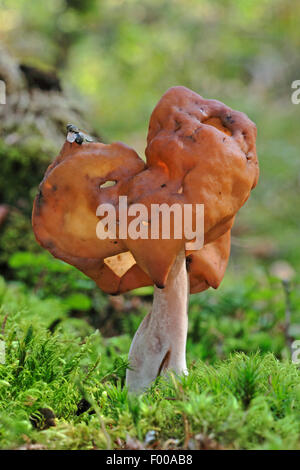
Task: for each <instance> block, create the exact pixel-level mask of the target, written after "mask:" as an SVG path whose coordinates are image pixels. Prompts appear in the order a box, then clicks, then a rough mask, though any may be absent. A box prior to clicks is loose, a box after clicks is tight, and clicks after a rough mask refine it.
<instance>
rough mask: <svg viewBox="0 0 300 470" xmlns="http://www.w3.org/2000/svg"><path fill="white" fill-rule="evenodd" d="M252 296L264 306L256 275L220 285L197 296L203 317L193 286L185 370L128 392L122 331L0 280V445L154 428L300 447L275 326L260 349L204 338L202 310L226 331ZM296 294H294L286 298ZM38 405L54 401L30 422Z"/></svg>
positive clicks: (80, 440)
mask: <svg viewBox="0 0 300 470" xmlns="http://www.w3.org/2000/svg"><path fill="white" fill-rule="evenodd" d="M249 282H250V281H249ZM252 283H253V280H252ZM252 286H253V284H252ZM273 288H274V286H273ZM276 289H277V288H276ZM276 289H275V294H276V293H277V294H278V295H279V292H277V291H276ZM278 289H279V287H278ZM253 296H254V297H261V300H262V299H264V300H265V301H266V304H265V306H264V308H269V305H268V290H267V289H266V287H265V286H264V287H263V286H262V285H257V286H256V290H255V291H254V290H253V289H252V288H251V284H249V285H248V287H247V288H245V290H244V292H243V293H241V292H240V291H238V292H236V294H233V293H231V294H230V291H229V290H228V288H227V289H225V292H223V293H221V294H219V297H214V298H212V299H211V300H210V301H209V297H205V296H203V298H202V303H201V310H202V313H203V314H204V315H203V318H204V320H203V321H204V323H206V326H204V325H203V324H201V322H200V323H197V322H196V321H195V318H194V315H195V308H196V305H198V308H199V307H200V305H199V299H198V298H197V296H195V300H194V303H192V304H191V310H192V311H191V329H192V331H191V333H190V340H189V341H190V343H189V346H188V363H189V368H190V374H189V376H187V377H181V378H176V377H174V376H173V375H171V376H170V377H169V379H166V378H159V379H158V380H157V381H156V383H154V384H153V385H152V387H151V388H150V389H149V391H148V392H147V393H145V394H143V395H141V396H139V397H135V396H128V393H127V390H126V388H125V387H124V377H125V369H126V365H127V362H126V357H127V352H128V349H129V345H130V340H131V338H130V336H129V335H127V334H126V335H123V336H120V337H114V338H110V339H105V338H102V337H101V335H100V334H99V332H98V331H97V330H94V329H93V328H92V327H88V325H87V324H86V323H85V322H84V321H83V320H78V319H70V318H68V308H70V306H68V304H67V303H66V302H64V301H61V300H59V299H58V298H56V299H51V298H49V299H43V300H41V299H39V298H38V297H36V296H35V295H34V294H30V293H28V292H26V291H25V290H24V288H23V287H22V286H20V285H19V286H17V285H6V284H5V282H4V281H3V280H1V282H0V301H1V305H2V307H1V310H0V320H1V323H2V322H3V318H4V317H5V315H6V314H8V316H7V319H6V323H5V322H4V324H3V334H2V336H1V340H2V341H4V343H5V350H6V351H5V352H6V356H5V364H0V447H1V448H17V447H19V446H22V445H25V446H26V445H27V446H28V445H30V444H28V443H35V445H40V446H41V447H42V448H47V449H92V448H99V449H105V448H119V447H120V446H121V445H122V443H124V442H125V441H126V439H127V441H128V435H129V436H131V438H132V439H138V440H139V441H140V442H141V443H143V445H145V446H147V444H145V443H144V440H145V437H146V435H147V433H148V432H149V431H152V432H154V433H155V436H156V437H155V439H156V440H157V442H158V446H159V447H162V446H163V445H164V443H166V441H167V440H169V439H173V441H172V442H173V445H175V447H179V448H182V446H183V445H184V443H186V442H189V446H190V447H193V446H194V447H196V448H199V446H200V445H203V444H199V442H200V441H201V439H202V440H203V439H205V442H206V444H205V445H218V446H222V447H225V448H233V449H261V448H266V449H271V448H272V449H273V448H274V449H286V448H287V449H290V448H292V449H300V439H299V437H300V417H299V412H298V410H299V406H300V372H299V369H298V368H297V367H296V366H295V365H293V364H292V363H291V362H290V360H282V361H279V360H278V359H277V358H275V356H274V354H273V353H272V348H273V344H276V343H277V342H278V337H280V341H282V332H280V330H279V329H277V330H276V329H269V332H268V334H269V335H270V338H271V340H270V341H271V343H270V349H269V351H268V352H265V353H259V352H256V353H251V352H250V351H249V350H248V351H247V354H246V353H243V352H237V351H235V352H232V353H230V354H229V357H228V358H227V359H226V360H222V359H220V357H221V356H222V354H221V356H220V354H219V353H218V350H217V351H216V352H215V354H216V356H215V357H214V356H213V354H212V352H213V350H214V348H215V346H216V344H217V343H215V342H214V341H213V340H211V343H210V341H208V340H207V338H206V336H207V335H211V334H212V332H210V330H211V329H212V324H211V323H207V321H208V320H207V317H206V314H205V311H210V310H211V309H212V305H214V314H213V313H212V311H210V317H211V318H212V317H213V316H214V317H215V319H217V320H216V321H217V322H219V323H217V324H216V325H215V328H218V331H219V332H220V331H223V330H224V332H225V330H226V328H227V326H226V324H225V326H224V322H225V319H226V318H227V319H230V318H233V317H234V316H235V315H236V312H237V311H239V312H240V313H239V315H241V309H245V310H248V311H249V312H251V309H255V307H254V305H253ZM297 302H298V300H297V297H296V299H295V298H293V306H294V307H295V305H296V304H297ZM260 308H262V307H260ZM279 310H280V309H279ZM275 315H276V312H275ZM250 316H251V315H250ZM279 316H280V312H279ZM296 318H297V317H295V316H293V319H294V320H295V319H296ZM57 320H60V326H58V327H57V328H56V330H55V332H54V333H53V332H52V329H51V328H50V329H49V327H51V325H52V324H53V322H55V321H57ZM252 321H254V318H253V319H252ZM241 322H242V320H241ZM241 327H242V325H239V326H237V327H236V328H232V331H231V332H230V331H229V329H228V331H227V333H226V334H227V338H226V340H225V339H224V340H223V342H225V341H230V340H232V339H233V337H234V336H235V335H236V334H237V332H238V331H240V330H241ZM245 328H249V324H247V322H246V326H245ZM199 329H200V331H198V334H199V333H200V334H202V333H204V346H203V351H204V350H205V348H208V350H206V354H205V357H212V358H213V357H214V359H213V362H214V364H209V363H207V362H205V361H203V360H199V357H198V353H199V343H201V340H199V339H198V336H197V331H196V330H199ZM249 335H251V329H248V330H247V331H243V333H242V336H241V337H240V341H241V344H242V341H244V344H243V347H244V349H247V347H249V344H248V342H247V336H249ZM83 338H84V339H83ZM193 338H194V339H193ZM205 338H206V339H205ZM219 341H220V339H219ZM258 344H259V343H257V344H256V345H257V346H258ZM45 408H46V409H47V410H53V412H54V414H55V416H56V420H55V421H56V426H55V427H49V428H48V429H42V427H40V428H39V427H37V428H36V427H35V426H34V425H33V424H34V422H35V421H34V419H35V417H36V416H40V413H41V411H40V410H43V409H45ZM46 427H47V426H46ZM187 433H188V435H187ZM199 435H200V437H199ZM201 436H202V437H201ZM203 436H204V437H203ZM174 439H175V441H174ZM199 439H200V441H199ZM174 442H175V444H174ZM201 442H202V441H201ZM149 445H150V444H149ZM197 446H198V447H197Z"/></svg>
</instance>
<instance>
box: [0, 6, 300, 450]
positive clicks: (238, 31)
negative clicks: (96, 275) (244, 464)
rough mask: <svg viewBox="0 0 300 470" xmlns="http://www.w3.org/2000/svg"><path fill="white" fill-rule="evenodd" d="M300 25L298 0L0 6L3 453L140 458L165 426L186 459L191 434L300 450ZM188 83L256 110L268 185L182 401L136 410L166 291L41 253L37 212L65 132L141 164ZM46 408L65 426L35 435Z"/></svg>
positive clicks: (197, 309) (197, 298)
mask: <svg viewBox="0 0 300 470" xmlns="http://www.w3.org/2000/svg"><path fill="white" fill-rule="evenodd" d="M299 17H300V2H295V1H294V0H243V1H239V2H237V1H234V0H168V1H166V0H104V1H101V0H99V1H97V0H51V1H43V2H42V1H36V0H31V1H28V0H0V80H4V82H5V83H6V91H7V96H6V104H5V105H2V104H0V345H2V344H5V348H6V362H5V364H4V365H3V364H0V447H1V448H3V447H4V448H16V447H17V446H19V445H21V444H24V443H25V444H24V445H25V446H27V447H26V448H30V446H31V445H32V443H33V445H42V446H45V447H42V448H68V449H70V448H84V449H85V448H106V447H108V446H109V445H110V444H109V442H108V441H109V440H110V439H111V440H112V442H111V443H112V446H113V447H116V448H124V442H125V441H126V442H127V440H128V439H127V438H128V434H127V433H129V434H130V436H133V437H134V438H135V437H136V438H138V439H140V440H141V439H144V438H145V436H146V433H147V432H148V431H149V430H150V431H151V432H153V429H155V430H156V432H157V433H158V435H159V439H160V441H161V442H160V443H159V444H158V445H159V446H162V442H163V441H164V440H166V439H168V440H169V439H170V438H171V440H172V439H173V438H174V437H178V443H177V444H176V446H177V445H178V446H183V445H185V446H186V445H187V444H186V443H187V437H186V429H187V424H186V423H187V422H189V423H190V424H189V425H190V430H191V433H192V434H195V433H199V432H201V433H204V435H205V434H209V433H212V434H211V435H212V436H213V439H215V438H216V439H217V441H219V442H221V444H222V445H225V446H229V448H268V449H270V448H274V449H276V448H281V449H286V448H300V447H299V446H300V441H299V435H300V420H299V403H300V392H299V390H300V388H299V373H298V370H297V369H296V367H295V368H294V366H293V365H292V364H291V352H292V351H291V344H292V342H293V341H294V340H297V339H300V289H299V286H300V274H299V267H300V243H299V235H300V233H299V229H300V158H299V149H300V132H299V130H300V129H299V126H300V120H299V117H300V104H299V105H296V104H292V101H291V94H292V91H293V90H292V88H291V84H292V82H293V81H294V80H299V79H300V55H299V50H300V31H299ZM174 85H184V86H186V87H189V88H191V89H192V90H194V91H196V92H197V93H199V94H201V95H202V96H204V97H205V98H216V99H219V100H221V101H223V102H225V103H226V104H227V105H229V106H231V107H233V108H235V109H238V110H240V111H243V112H245V113H247V114H248V116H249V117H250V118H251V119H252V120H253V121H254V122H255V123H256V125H257V129H258V137H257V152H258V157H259V162H260V169H261V174H260V180H259V183H258V186H257V188H256V189H255V190H254V191H253V193H252V194H251V197H250V199H249V201H248V202H247V204H246V205H245V207H243V208H242V209H241V211H240V212H239V214H238V215H237V218H236V222H235V226H234V229H233V236H232V253H231V258H230V262H229V266H228V269H227V272H226V275H225V278H224V281H223V282H222V284H221V286H220V287H219V289H218V290H217V291H214V290H213V289H209V290H208V291H206V292H204V293H201V294H195V295H193V296H191V299H190V306H189V334H188V344H187V360H188V366H189V369H190V371H191V374H190V376H189V377H188V378H187V379H186V380H185V381H184V391H183V389H182V387H181V385H178V384H177V385H176V383H175V382H174V384H173V385H174V390H173V389H172V387H171V388H170V389H169V388H168V387H169V386H166V388H164V387H163V386H162V388H160V385H159V384H158V386H157V385H154V386H153V388H152V389H151V390H150V392H149V393H148V395H146V397H145V398H143V399H142V401H139V399H137V401H134V400H133V401H132V400H131V399H129V398H127V396H126V393H127V392H126V389H124V388H122V386H123V384H124V376H125V369H126V367H127V354H128V350H129V346H130V342H131V339H132V337H133V335H134V332H135V331H136V329H137V327H138V325H139V323H140V321H141V319H142V318H143V316H144V315H145V314H146V313H147V312H148V311H149V310H150V308H151V302H152V288H151V287H150V288H144V289H142V290H139V291H138V292H132V293H128V294H126V295H124V296H117V297H110V296H107V295H105V294H103V293H102V292H101V291H100V290H99V289H97V288H95V285H94V283H93V282H92V281H91V280H90V279H88V278H86V277H85V276H84V275H83V274H81V273H80V272H79V271H77V270H75V269H74V268H72V267H71V266H69V265H66V264H65V263H63V262H61V261H59V260H55V259H54V258H52V257H51V256H50V255H49V253H47V252H46V251H45V250H43V249H41V248H40V247H39V245H38V244H37V243H36V241H35V239H34V236H33V233H32V228H31V220H30V216H31V209H32V202H33V198H34V196H35V194H36V191H37V187H38V184H39V182H40V181H41V179H42V177H43V175H44V172H45V169H46V167H47V166H48V164H49V163H50V162H51V160H52V159H53V158H55V156H56V155H57V153H58V152H59V150H60V147H61V145H62V142H63V140H64V138H65V127H66V124H67V123H69V122H72V123H73V124H76V125H78V127H80V128H82V129H84V130H86V131H87V132H88V133H91V134H93V135H95V136H96V137H97V138H98V139H100V140H102V141H104V142H111V141H115V140H122V141H124V142H125V143H126V144H128V145H130V146H132V147H134V148H135V149H136V150H137V151H138V153H139V154H140V155H141V156H142V157H143V155H144V148H145V143H146V135H147V124H148V122H149V117H150V114H151V112H152V109H153V108H154V106H155V105H156V103H157V101H158V100H159V98H160V97H161V95H162V94H163V93H164V92H165V91H166V90H167V88H169V87H171V86H174ZM257 351H259V354H261V355H257V356H252V354H256V352H257ZM201 371H202V372H201ZM211 374H213V376H214V377H219V378H218V380H217V379H216V378H215V379H213V380H212V379H211V377H212V375H211ZM204 383H205V384H206V385H205V386H204V385H203V384H204ZM78 384H79V385H78ZM80 384H81V385H80ZM214 394H215V397H216V398H213V400H214V401H213V404H212V402H211V400H212V396H214ZM170 396H171V398H170ZM174 397H177V398H176V400H177V401H176V402H175V401H168V400H175V398H174ZM90 406H92V408H93V409H94V411H93V410H92V411H90V410H89V407H90ZM97 406H98V407H99V409H100V411H101V416H102V418H101V419H103V420H104V421H103V422H104V423H105V425H106V429H107V431H105V432H104V431H103V429H104V430H105V428H103V422H102V421H100V423H99V421H98V415H99V409H98V411H97ZM48 408H51V409H52V410H53V412H54V413H55V415H56V416H57V418H58V424H57V428H55V429H56V430H53V429H52V430H51V428H50V429H49V430H48V431H43V432H40V431H39V430H35V427H36V426H37V425H36V424H35V425H34V424H33V423H36V421H33V420H32V414H34V413H38V412H39V410H44V409H48ZM95 410H96V414H93V413H94V412H95ZM182 410H183V411H182ZM207 413H208V414H207ZM182 417H183V418H182ZM37 427H38V429H44V428H43V427H42V428H39V426H37ZM101 433H102V434H101ZM107 433H108V434H107ZM109 436H110V437H109ZM199 436H202V434H199ZM120 438H121V441H120ZM107 439H108V441H107ZM168 442H169V441H168ZM209 442H210V441H209ZM36 443H38V444H36ZM126 445H127V444H126ZM128 445H131V446H132V445H133V444H132V442H131V444H128ZM134 445H135V444H134ZM145 445H146V444H145ZM151 445H152V444H151ZM209 445H211V442H210V444H209ZM127 448H132V447H130V446H129V447H127ZM208 448H209V447H208Z"/></svg>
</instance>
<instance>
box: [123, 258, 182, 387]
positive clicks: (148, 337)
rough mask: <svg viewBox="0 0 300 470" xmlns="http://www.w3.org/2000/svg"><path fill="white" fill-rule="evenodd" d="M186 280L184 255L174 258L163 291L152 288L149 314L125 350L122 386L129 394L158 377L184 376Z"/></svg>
mask: <svg viewBox="0 0 300 470" xmlns="http://www.w3.org/2000/svg"><path fill="white" fill-rule="evenodd" d="M188 297H189V279H188V274H187V270H186V261H185V252H184V251H182V252H181V253H180V254H179V255H178V256H177V258H176V260H175V263H174V265H173V266H172V268H171V271H170V273H169V276H168V280H167V283H166V286H165V287H164V289H158V288H157V287H154V298H153V306H152V311H151V312H150V313H149V314H148V315H147V316H146V317H145V318H144V320H143V321H142V323H141V325H140V326H139V328H138V330H137V332H136V334H135V336H134V338H133V341H132V344H131V347H130V351H129V365H130V369H127V374H126V385H127V386H128V388H129V391H130V392H135V393H139V392H142V391H144V390H145V389H146V388H147V387H148V386H149V385H150V384H151V382H153V380H155V379H156V377H158V376H159V375H162V374H166V373H167V371H173V372H175V373H176V374H187V367H186V358H185V350H186V337H187V328H188V316H187V310H188Z"/></svg>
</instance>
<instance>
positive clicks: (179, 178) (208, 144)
mask: <svg viewBox="0 0 300 470" xmlns="http://www.w3.org/2000/svg"><path fill="white" fill-rule="evenodd" d="M255 138H256V128H255V125H254V124H253V123H252V122H251V121H250V120H249V119H248V118H247V116H246V115H245V114H243V113H240V112H238V111H233V110H231V109H230V108H228V107H227V106H225V105H224V104H223V103H220V102H219V101H216V100H205V99H203V98H202V97H200V96H199V95H198V94H196V93H194V92H193V91H191V90H188V89H187V88H184V87H174V88H171V89H170V90H168V91H167V92H166V93H165V94H164V95H163V97H162V98H161V100H160V101H159V103H158V104H157V106H156V107H155V109H154V111H153V113H152V115H151V118H150V124H149V131H148V138H147V148H146V165H145V163H144V162H143V160H142V159H140V158H139V156H138V155H137V154H136V152H135V151H134V150H132V149H130V148H129V147H127V146H126V145H124V144H122V143H114V144H111V145H104V144H101V143H83V144H82V145H79V144H77V143H76V142H75V141H74V142H73V143H69V142H66V143H65V144H64V146H63V149H62V151H61V153H60V154H59V156H58V157H57V158H56V160H55V161H54V162H53V163H52V165H50V167H49V168H48V170H47V172H46V174H45V177H44V179H43V181H42V183H41V185H40V192H39V194H38V195H37V197H36V199H35V203H34V209H33V228H34V232H35V235H36V238H37V240H38V242H39V243H40V244H41V245H42V246H44V247H45V248H46V249H48V250H49V251H50V252H51V253H52V254H53V255H54V256H56V257H57V258H60V259H62V260H64V261H66V262H68V263H70V264H72V265H74V266H76V267H77V268H78V269H80V270H81V271H83V272H84V273H85V274H87V275H88V276H89V277H91V278H92V279H94V280H95V282H96V283H97V285H98V286H99V287H100V288H101V289H103V290H104V291H105V292H108V293H121V292H126V291H129V290H131V289H134V288H137V287H141V286H145V285H151V284H153V283H154V284H156V285H157V286H159V287H163V286H164V284H165V282H166V279H167V277H168V273H169V271H170V268H171V266H172V264H173V262H174V260H175V258H176V256H177V254H178V253H179V252H180V251H181V250H182V249H183V248H184V246H185V243H186V240H185V238H184V237H182V238H181V239H175V238H174V236H172V234H173V232H174V228H175V227H174V224H173V225H172V226H171V237H170V239H163V238H162V234H161V233H160V234H159V238H158V239H157V240H155V239H151V238H148V239H137V240H133V239H131V238H130V237H129V238H127V239H120V237H119V236H118V234H117V235H116V236H115V238H108V239H106V240H100V239H98V238H97V236H96V226H97V223H98V222H99V218H98V217H97V216H96V210H97V207H98V206H99V204H101V203H111V204H113V205H114V206H115V207H116V209H117V210H119V207H118V197H119V196H122V195H123V196H127V198H128V205H129V206H130V205H132V204H134V203H142V204H143V205H144V206H145V207H146V208H147V209H148V214H151V205H152V204H163V203H166V204H168V205H169V206H171V205H173V204H179V206H180V207H183V206H184V205H185V204H204V246H203V248H201V249H200V250H196V251H187V252H186V255H187V261H188V271H189V277H190V286H191V292H192V293H194V292H200V291H202V290H205V289H207V288H208V287H210V286H212V287H214V288H216V287H218V285H219V284H220V282H221V280H222V278H223V275H224V273H225V269H226V265H227V262H228V258H229V253H230V230H231V227H232V224H233V221H234V217H235V215H236V213H237V211H238V210H239V209H240V207H241V206H242V205H243V204H244V203H245V202H246V200H247V199H248V197H249V195H250V191H251V189H252V188H254V187H255V185H256V183H257V179H258V162H257V157H256V150H255ZM106 181H113V182H115V184H114V185H113V186H111V187H105V188H104V187H103V186H102V185H103V183H105V182H106ZM144 222H145V224H146V225H147V226H148V230H149V233H150V230H151V215H149V217H148V219H147V220H145V221H144Z"/></svg>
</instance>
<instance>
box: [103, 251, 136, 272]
mask: <svg viewBox="0 0 300 470" xmlns="http://www.w3.org/2000/svg"><path fill="white" fill-rule="evenodd" d="M104 263H105V264H106V266H108V267H109V269H111V270H112V271H113V272H114V273H115V274H116V275H117V276H118V277H122V276H124V274H125V273H127V271H129V269H130V268H132V266H133V265H135V264H136V261H135V259H134V257H133V256H132V254H131V252H130V251H125V252H124V253H119V254H118V255H114V256H109V257H108V258H105V259H104Z"/></svg>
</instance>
